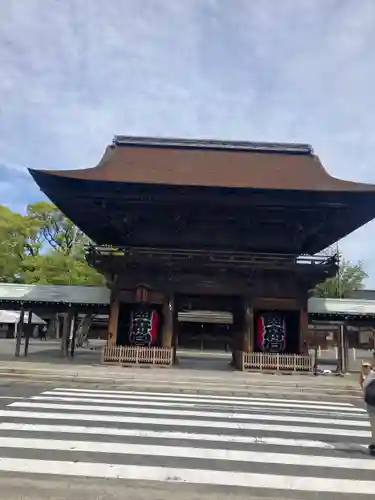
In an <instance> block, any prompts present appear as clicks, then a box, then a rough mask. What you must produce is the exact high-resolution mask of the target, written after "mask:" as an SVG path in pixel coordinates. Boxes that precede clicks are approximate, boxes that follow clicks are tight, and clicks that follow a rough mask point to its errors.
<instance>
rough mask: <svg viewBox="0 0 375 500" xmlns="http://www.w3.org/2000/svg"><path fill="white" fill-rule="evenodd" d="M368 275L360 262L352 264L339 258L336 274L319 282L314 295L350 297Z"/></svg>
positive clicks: (360, 286) (361, 286) (360, 287)
mask: <svg viewBox="0 0 375 500" xmlns="http://www.w3.org/2000/svg"><path fill="white" fill-rule="evenodd" d="M367 277H368V275H367V273H366V271H365V270H364V268H363V263H362V262H357V263H356V264H353V263H351V262H349V261H346V260H344V259H341V262H340V266H339V270H338V272H337V274H336V276H334V277H332V278H328V279H326V280H325V281H324V282H323V283H319V284H318V285H317V286H316V288H315V290H314V295H315V296H316V297H322V298H340V299H344V298H350V297H351V296H352V295H353V292H354V291H355V290H361V289H362V288H363V287H364V282H365V280H366V278H367Z"/></svg>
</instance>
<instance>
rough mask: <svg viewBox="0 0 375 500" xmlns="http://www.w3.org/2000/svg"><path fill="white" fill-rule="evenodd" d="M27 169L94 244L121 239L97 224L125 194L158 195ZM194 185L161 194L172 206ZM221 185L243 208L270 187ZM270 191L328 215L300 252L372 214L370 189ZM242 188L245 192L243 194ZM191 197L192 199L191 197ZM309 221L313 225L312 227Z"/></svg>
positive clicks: (104, 222)
mask: <svg viewBox="0 0 375 500" xmlns="http://www.w3.org/2000/svg"><path fill="white" fill-rule="evenodd" d="M30 174H31V175H32V176H33V178H34V180H35V182H36V183H37V184H38V185H39V187H40V188H41V190H42V191H43V192H44V193H45V194H46V195H47V196H48V197H49V198H50V199H51V200H52V202H53V203H55V204H56V206H57V207H58V208H59V209H60V210H61V211H62V212H63V213H65V214H66V216H67V217H69V218H70V219H71V220H72V221H73V222H74V223H76V224H77V225H78V227H79V228H80V229H81V230H82V231H84V232H85V233H86V234H87V235H88V236H89V237H90V238H91V239H92V240H93V241H95V242H97V243H99V244H105V243H108V244H114V245H119V244H121V243H120V242H119V241H109V240H108V241H102V240H103V238H104V239H105V238H107V236H104V234H103V233H102V232H101V230H100V228H101V227H102V228H103V227H108V226H109V225H110V223H111V221H113V220H114V217H115V216H117V217H118V216H119V214H120V215H121V214H126V212H127V210H128V209H129V205H128V203H130V201H129V199H133V200H134V199H140V198H141V195H142V193H144V194H146V195H147V196H146V198H145V199H149V194H150V193H152V195H153V196H155V193H158V195H159V194H160V193H161V192H162V188H163V186H160V185H154V184H135V183H124V182H113V181H99V180H96V181H94V182H93V181H90V180H87V179H77V178H73V177H69V176H59V175H55V174H54V173H50V172H46V171H38V170H30ZM365 186H366V185H365ZM197 189H198V187H185V188H182V186H176V187H174V188H173V189H172V188H171V187H170V188H169V189H168V190H167V194H166V195H165V196H166V198H167V199H169V200H171V198H169V197H170V196H171V194H173V195H174V203H175V206H176V205H177V206H178V203H179V200H180V199H184V200H185V202H186V201H188V202H189V201H190V200H193V199H194V198H193V196H194V193H196V192H197ZM200 189H204V191H205V192H204V193H202V192H201V193H200V195H199V199H200V200H202V201H201V202H199V203H202V207H203V205H204V204H205V203H207V201H209V200H210V195H209V193H212V195H213V196H212V198H211V199H212V200H214V201H213V202H214V204H215V206H217V205H218V204H220V203H221V202H222V201H223V200H227V197H226V196H223V189H218V188H214V187H211V188H208V187H205V188H200ZM227 189H228V192H229V193H230V195H228V198H230V199H231V200H232V201H233V203H234V204H236V203H239V201H238V200H239V196H238V193H242V196H241V200H242V208H243V209H245V210H246V208H249V209H251V206H252V205H254V204H255V206H256V202H254V197H257V196H260V198H261V199H263V202H264V199H266V198H267V196H269V194H270V192H271V191H272V190H254V189H242V190H233V189H232V190H230V189H229V188H227ZM236 193H237V194H236ZM272 193H273V194H272V196H269V200H273V202H275V201H274V200H275V199H276V202H275V203H276V204H277V203H278V204H279V205H282V204H283V200H285V199H287V200H289V201H290V200H292V201H293V200H296V207H297V208H296V209H297V210H298V206H299V204H301V206H311V207H314V206H315V204H320V205H322V206H324V207H325V209H326V210H327V213H328V218H327V221H326V222H324V224H323V227H320V224H321V223H318V222H315V223H314V221H313V222H310V223H307V225H306V227H305V229H304V231H305V233H306V234H307V235H308V236H309V243H308V246H306V250H303V251H304V252H306V253H317V252H319V251H321V250H322V249H324V248H326V247H327V246H329V245H331V244H333V243H334V242H335V241H337V240H339V239H341V238H343V237H344V236H346V235H347V234H350V233H351V232H353V231H355V230H356V229H358V228H359V227H361V226H363V225H364V224H366V223H367V222H370V221H371V220H372V219H374V218H375V192H374V191H366V192H364V191H362V192H361V191H354V192H353V191H345V192H338V191H333V192H326V191H322V192H317V191H310V192H307V191H298V192H297V191H295V190H294V191H292V190H290V191H287V190H277V191H276V190H275V191H272ZM244 194H245V196H243V195H244ZM191 195H192V196H191ZM190 196H191V197H190ZM277 200H279V201H277ZM107 202H109V205H111V204H112V203H114V204H115V206H116V210H117V215H116V214H114V213H112V212H111V209H110V208H108V209H106V206H107ZM333 202H334V203H333ZM149 203H152V202H149ZM169 203H171V201H169ZM195 203H198V202H197V201H196V199H195ZM228 203H229V202H228ZM230 203H232V202H230ZM230 203H229V204H230ZM337 203H338V204H339V205H341V204H342V205H345V207H346V210H345V216H343V215H342V214H341V213H340V210H339V211H338V210H337V208H336V209H334V208H333V209H332V211H331V206H332V205H334V204H337ZM348 209H349V210H348ZM202 210H203V208H202ZM240 213H244V210H242V209H241V210H240ZM314 225H315V226H316V227H313V226H314ZM315 230H316V231H315ZM297 251H298V250H297Z"/></svg>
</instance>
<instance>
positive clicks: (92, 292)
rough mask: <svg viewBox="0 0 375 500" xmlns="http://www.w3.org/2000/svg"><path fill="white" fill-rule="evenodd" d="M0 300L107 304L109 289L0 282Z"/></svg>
mask: <svg viewBox="0 0 375 500" xmlns="http://www.w3.org/2000/svg"><path fill="white" fill-rule="evenodd" d="M0 301H4V302H5V301H6V302H37V303H45V304H47V303H55V304H87V305H108V304H109V301H110V290H109V289H108V288H105V287H99V286H65V285H18V284H8V283H2V284H0Z"/></svg>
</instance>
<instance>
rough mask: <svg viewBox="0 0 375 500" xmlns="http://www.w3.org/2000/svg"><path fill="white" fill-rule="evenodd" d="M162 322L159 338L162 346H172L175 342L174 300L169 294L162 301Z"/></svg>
mask: <svg viewBox="0 0 375 500" xmlns="http://www.w3.org/2000/svg"><path fill="white" fill-rule="evenodd" d="M163 316H164V324H163V331H162V338H161V346H162V347H172V343H175V341H174V340H175V339H174V326H175V300H174V296H173V295H170V296H169V297H168V298H167V300H165V301H164V307H163Z"/></svg>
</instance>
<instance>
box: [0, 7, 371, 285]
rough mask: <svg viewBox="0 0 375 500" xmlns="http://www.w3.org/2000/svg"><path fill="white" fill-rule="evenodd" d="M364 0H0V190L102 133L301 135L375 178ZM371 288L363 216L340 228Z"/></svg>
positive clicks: (347, 170)
mask: <svg viewBox="0 0 375 500" xmlns="http://www.w3.org/2000/svg"><path fill="white" fill-rule="evenodd" d="M374 26H375V1H374V0H257V1H250V0H230V1H228V0H176V1H172V0H142V1H140V0H108V1H106V2H104V1H103V0H48V1H47V0H24V1H14V0H0V68H1V69H0V71H1V77H0V203H2V204H6V205H8V206H9V207H10V208H12V209H14V210H18V211H23V210H24V209H25V207H26V206H27V204H28V203H30V202H33V201H37V200H39V199H41V198H42V195H41V193H40V192H39V190H38V188H37V187H36V185H35V184H34V183H33V181H32V180H31V178H30V177H29V175H28V173H27V171H26V168H27V167H32V168H41V169H43V168H47V169H60V168H61V169H71V168H85V167H89V166H94V165H95V164H97V163H98V161H99V159H100V157H101V155H102V153H103V151H104V149H105V146H106V144H108V143H110V142H111V141H112V138H113V136H114V135H115V134H119V135H120V134H124V135H142V136H168V137H186V138H214V139H223V140H249V141H273V142H282V141H286V142H303V143H309V144H312V146H313V147H314V150H315V152H316V153H317V154H318V155H319V157H320V159H321V160H322V162H323V164H324V166H325V167H326V169H327V170H328V171H329V173H330V174H332V175H334V176H336V177H340V178H342V179H348V180H353V181H362V182H369V183H374V184H375V168H374V167H375V134H374V130H375V112H374V110H375V92H374V87H375V29H374ZM340 249H341V251H342V252H343V254H344V256H345V257H346V258H347V259H350V260H352V261H353V262H355V261H358V260H361V261H363V264H364V267H365V269H366V271H367V272H368V274H369V280H368V282H367V285H368V286H371V287H374V288H375V258H374V255H375V222H372V223H369V224H367V225H366V226H365V227H363V228H361V229H360V230H358V231H356V232H355V233H353V234H352V235H350V236H348V237H347V238H345V239H344V240H342V242H340Z"/></svg>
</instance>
